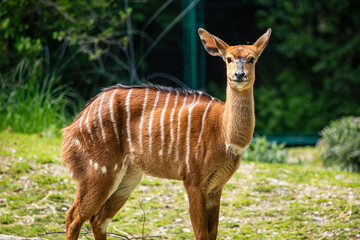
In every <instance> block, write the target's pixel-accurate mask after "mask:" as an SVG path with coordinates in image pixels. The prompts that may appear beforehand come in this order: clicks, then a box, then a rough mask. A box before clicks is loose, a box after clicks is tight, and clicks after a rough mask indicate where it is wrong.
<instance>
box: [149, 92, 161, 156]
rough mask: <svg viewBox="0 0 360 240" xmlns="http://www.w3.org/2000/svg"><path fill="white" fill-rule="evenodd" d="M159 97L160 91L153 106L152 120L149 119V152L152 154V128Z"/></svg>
mask: <svg viewBox="0 0 360 240" xmlns="http://www.w3.org/2000/svg"><path fill="white" fill-rule="evenodd" d="M159 95H160V91H157V93H156V98H155V103H154V106H153V108H152V110H151V113H150V119H149V152H150V153H151V142H152V138H151V128H152V122H153V118H154V112H155V109H156V105H157V102H158V100H159Z"/></svg>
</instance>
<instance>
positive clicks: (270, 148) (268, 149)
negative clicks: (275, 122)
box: [243, 137, 288, 163]
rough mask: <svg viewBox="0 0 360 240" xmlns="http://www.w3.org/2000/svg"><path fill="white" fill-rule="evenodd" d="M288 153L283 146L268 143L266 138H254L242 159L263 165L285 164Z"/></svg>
mask: <svg viewBox="0 0 360 240" xmlns="http://www.w3.org/2000/svg"><path fill="white" fill-rule="evenodd" d="M287 157H288V152H287V151H286V149H285V144H276V142H274V141H272V142H269V141H267V140H266V137H256V138H255V139H254V140H253V141H252V142H251V143H250V145H249V147H248V149H247V150H246V152H245V154H244V157H243V159H244V160H245V161H253V162H265V163H286V160H287Z"/></svg>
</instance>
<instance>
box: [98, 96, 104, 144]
mask: <svg viewBox="0 0 360 240" xmlns="http://www.w3.org/2000/svg"><path fill="white" fill-rule="evenodd" d="M104 96H105V93H103V94H102V95H101V100H100V106H99V110H98V119H99V123H100V128H101V135H102V137H103V140H104V142H105V131H104V127H103V122H102V118H101V108H102V104H103V101H104Z"/></svg>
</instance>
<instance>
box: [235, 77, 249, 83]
mask: <svg viewBox="0 0 360 240" xmlns="http://www.w3.org/2000/svg"><path fill="white" fill-rule="evenodd" d="M231 81H233V82H234V83H246V82H247V78H240V79H237V78H233V79H231Z"/></svg>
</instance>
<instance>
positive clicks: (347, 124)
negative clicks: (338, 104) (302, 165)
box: [320, 117, 360, 172]
mask: <svg viewBox="0 0 360 240" xmlns="http://www.w3.org/2000/svg"><path fill="white" fill-rule="evenodd" d="M321 136H322V137H323V144H322V146H321V155H320V157H321V159H322V160H323V163H324V165H325V166H334V167H339V168H341V169H346V170H347V171H353V172H360V119H356V118H354V117H344V118H342V119H339V120H335V121H332V122H331V123H330V125H329V126H327V127H325V128H324V129H323V130H322V131H321Z"/></svg>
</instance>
